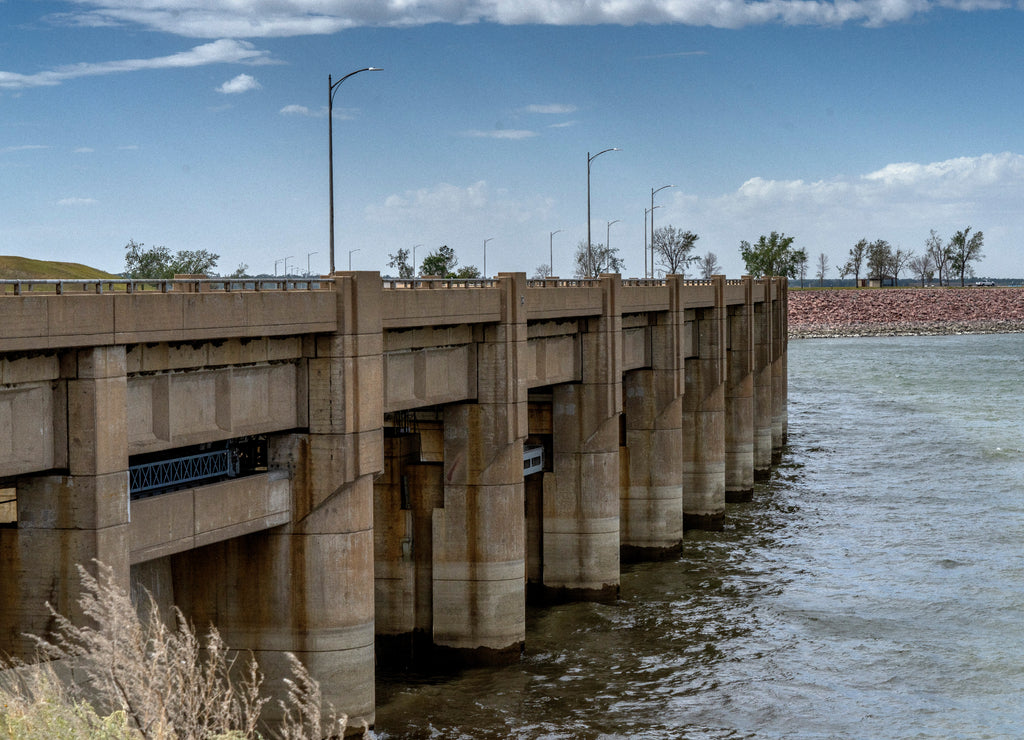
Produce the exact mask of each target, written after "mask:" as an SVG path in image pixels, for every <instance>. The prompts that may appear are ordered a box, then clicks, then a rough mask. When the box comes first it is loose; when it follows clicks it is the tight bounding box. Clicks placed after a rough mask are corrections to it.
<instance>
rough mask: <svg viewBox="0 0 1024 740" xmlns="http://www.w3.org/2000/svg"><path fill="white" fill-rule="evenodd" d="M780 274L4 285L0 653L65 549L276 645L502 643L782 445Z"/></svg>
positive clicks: (766, 463)
mask: <svg viewBox="0 0 1024 740" xmlns="http://www.w3.org/2000/svg"><path fill="white" fill-rule="evenodd" d="M786 302H787V294H786V283H785V281H784V280H783V279H780V278H766V279H756V278H750V277H744V278H742V279H740V280H727V279H726V278H725V277H723V276H716V277H714V278H712V279H710V280H688V279H684V278H682V277H680V276H668V277H667V278H665V279H623V278H621V277H620V276H619V275H603V276H601V277H600V278H599V279H594V280H559V279H547V280H530V279H527V278H526V275H525V273H503V274H500V275H499V276H498V277H496V278H493V279H483V280H437V279H430V280H427V279H414V280H390V279H382V278H381V276H380V275H379V274H378V273H375V272H338V273H335V274H333V275H331V276H330V277H322V278H306V279H293V278H281V279H275V280H253V279H212V280H209V279H198V278H196V279H192V278H189V279H178V280H173V281H102V282H97V281H89V282H82V281H74V282H71V281H68V282H61V281H35V282H22V281H0V652H6V653H9V654H11V655H14V656H18V657H23V658H30V657H31V656H32V654H33V649H34V644H33V643H32V642H31V641H30V640H29V639H28V638H27V637H25V633H32V634H40V635H42V634H45V633H46V632H47V630H48V629H49V628H50V626H51V617H50V613H49V611H48V609H47V608H46V603H47V602H49V603H50V604H52V605H53V607H54V608H55V609H56V610H57V611H59V612H61V613H63V614H65V615H69V616H71V617H73V618H74V617H76V616H80V615H79V614H78V612H77V609H78V607H77V598H78V594H79V583H78V574H77V569H76V565H77V564H83V565H85V566H87V567H89V566H91V565H92V561H93V559H96V560H99V561H101V562H103V563H105V564H107V565H109V566H111V567H112V568H113V569H114V572H115V574H116V575H117V579H118V581H119V583H120V585H121V586H122V587H123V588H124V589H125V590H126V591H128V590H133V589H134V590H135V592H136V593H138V592H140V590H141V588H146V589H148V590H149V591H150V592H151V593H152V594H153V595H154V597H155V598H156V599H157V601H158V603H160V604H161V605H164V606H167V607H169V606H170V605H172V604H176V605H177V606H179V607H180V608H181V609H182V611H183V613H184V614H185V616H186V617H188V618H189V619H190V620H192V621H193V622H194V623H195V624H196V625H197V627H199V628H200V629H202V628H203V626H204V625H207V624H210V623H212V624H213V625H215V626H216V627H217V629H218V630H219V631H220V633H221V635H222V636H223V638H224V639H225V641H226V642H227V644H228V645H230V646H231V647H232V648H235V649H240V650H247V651H252V653H253V654H254V656H255V657H256V658H257V660H258V661H259V662H260V665H261V667H262V668H263V669H264V671H265V672H266V674H267V675H268V678H274V677H276V676H283V675H287V674H288V668H287V663H286V659H285V653H287V652H290V653H293V654H295V655H296V656H297V657H299V658H300V659H301V660H302V661H303V662H304V663H305V664H306V666H307V667H308V668H309V670H310V672H311V674H312V675H313V676H314V677H315V678H316V679H317V680H319V681H320V683H321V686H322V689H323V693H324V698H325V700H326V701H330V702H332V703H333V704H334V706H335V707H336V708H337V709H338V710H339V711H344V712H345V713H347V714H349V715H350V716H351V717H352V718H353V720H354V721H355V722H358V721H359V720H360V719H364V720H366V722H367V723H369V724H370V725H372V724H373V718H374V670H375V661H376V660H377V659H378V658H381V659H384V658H387V659H389V660H399V661H401V660H407V659H411V658H412V657H413V656H414V654H419V655H422V654H427V653H429V654H431V655H437V654H438V653H440V654H441V655H443V656H444V657H445V659H452V660H456V661H464V662H466V663H480V662H503V661H514V660H517V659H518V658H519V655H520V653H521V651H522V649H523V644H524V640H525V634H526V633H525V623H526V614H525V609H526V603H527V600H528V599H529V600H531V601H532V600H534V599H537V600H552V601H558V600H572V599H595V600H612V599H615V598H616V596H617V594H618V589H619V570H620V562H622V561H623V560H624V559H640V558H653V557H660V556H664V555H665V554H668V553H672V552H674V551H676V550H678V549H679V548H680V547H681V546H682V542H683V538H684V532H685V530H687V529H690V528H703V529H714V528H721V527H722V524H723V519H724V517H725V512H726V504H727V502H730V501H735V500H743V499H744V498H747V497H749V496H750V495H751V492H752V490H753V487H754V481H755V479H756V478H757V477H758V476H762V475H765V474H766V473H767V472H768V470H769V469H770V466H771V465H772V462H773V456H774V455H776V454H777V453H778V452H779V451H780V450H781V448H782V446H783V444H784V441H785V437H786V423H787V411H786V393H787V369H786Z"/></svg>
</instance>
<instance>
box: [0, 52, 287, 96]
mask: <svg viewBox="0 0 1024 740" xmlns="http://www.w3.org/2000/svg"><path fill="white" fill-rule="evenodd" d="M271 63H273V60H272V59H271V58H270V52H267V51H261V50H259V49H257V48H256V47H255V46H253V45H252V44H251V43H249V42H248V41H236V40H234V39H219V40H217V41H211V42H210V43H208V44H200V45H199V46H196V47H193V48H192V49H189V50H188V51H182V52H178V53H177V54H170V55H168V56H163V57H153V58H150V59H122V60H116V61H111V62H94V63H85V62H83V63H81V64H70V65H67V66H63V67H57V68H56V69H52V70H46V71H43V72H35V73H33V74H20V73H17V72H4V71H0V89H2V88H8V89H14V90H17V89H22V88H29V87H43V86H48V85H59V84H60V83H62V82H65V81H67V80H73V79H76V78H79V77H95V76H98V75H108V74H115V73H119V72H138V71H141V70H148V69H175V68H184V67H201V66H206V65H209V64H271Z"/></svg>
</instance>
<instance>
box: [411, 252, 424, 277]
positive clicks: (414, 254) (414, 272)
mask: <svg viewBox="0 0 1024 740" xmlns="http://www.w3.org/2000/svg"><path fill="white" fill-rule="evenodd" d="M422 246H423V245H422V244H417V245H416V246H414V247H413V248H412V276H413V277H416V272H417V270H416V250H417V249H419V248H420V247H422Z"/></svg>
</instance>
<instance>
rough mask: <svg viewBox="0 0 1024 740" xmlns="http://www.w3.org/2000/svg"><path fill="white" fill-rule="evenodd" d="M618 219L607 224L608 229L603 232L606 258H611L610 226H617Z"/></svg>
mask: <svg viewBox="0 0 1024 740" xmlns="http://www.w3.org/2000/svg"><path fill="white" fill-rule="evenodd" d="M618 222H619V219H615V220H614V221H609V222H608V228H607V229H606V231H605V237H604V248H605V249H607V250H608V257H609V258H610V257H611V256H612V224H617V223H618Z"/></svg>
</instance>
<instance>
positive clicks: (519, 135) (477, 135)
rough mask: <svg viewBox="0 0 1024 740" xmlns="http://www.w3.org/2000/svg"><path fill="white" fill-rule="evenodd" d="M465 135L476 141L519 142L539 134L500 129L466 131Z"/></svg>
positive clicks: (520, 130)
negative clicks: (504, 140) (507, 140)
mask: <svg viewBox="0 0 1024 740" xmlns="http://www.w3.org/2000/svg"><path fill="white" fill-rule="evenodd" d="M463 135H464V136H469V137H470V138H474V139H511V140H513V141H518V140H520V139H529V138H532V137H534V136H536V135H537V132H536V131H525V130H522V129H514V128H498V129H494V130H492V131H477V130H472V131H464V132H463Z"/></svg>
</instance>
